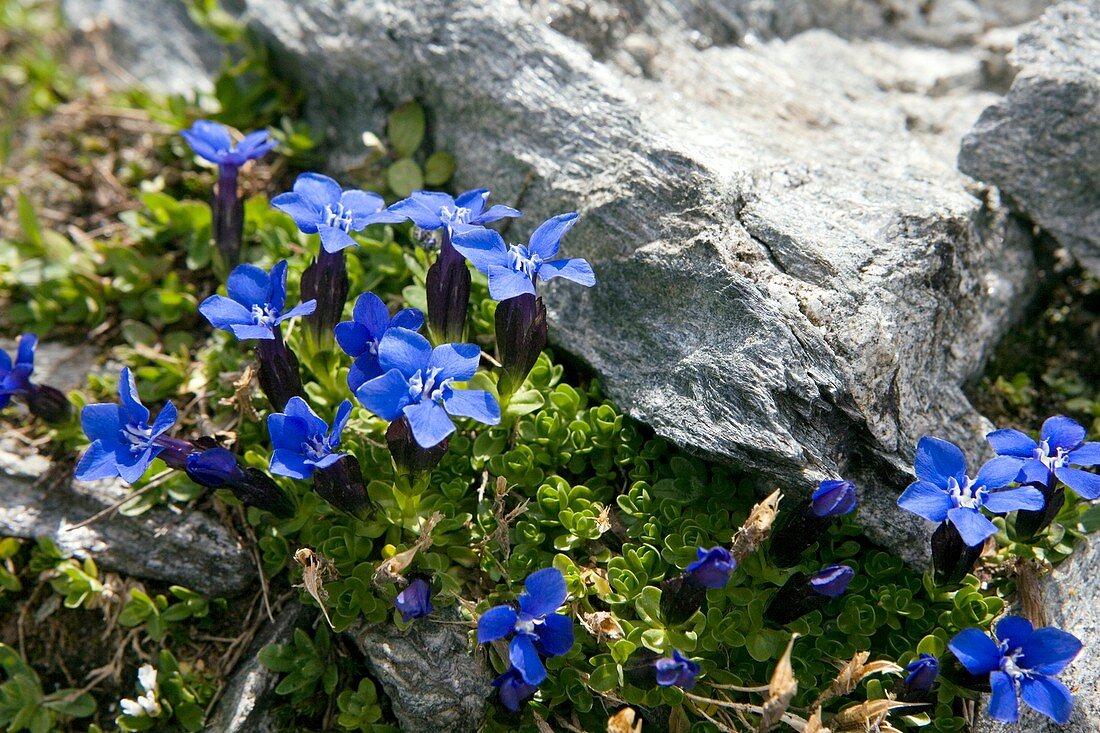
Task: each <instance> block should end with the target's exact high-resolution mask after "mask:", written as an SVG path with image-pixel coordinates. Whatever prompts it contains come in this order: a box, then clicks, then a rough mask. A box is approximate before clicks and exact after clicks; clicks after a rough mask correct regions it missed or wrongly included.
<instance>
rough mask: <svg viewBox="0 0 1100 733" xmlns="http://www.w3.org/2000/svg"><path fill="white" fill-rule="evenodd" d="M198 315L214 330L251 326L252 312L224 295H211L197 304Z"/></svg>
mask: <svg viewBox="0 0 1100 733" xmlns="http://www.w3.org/2000/svg"><path fill="white" fill-rule="evenodd" d="M199 313H201V314H203V316H205V317H206V320H208V321H210V325H211V326H213V327H214V328H221V329H225V330H228V329H229V328H230V327H231V326H235V325H251V324H252V311H250V310H249V309H248V308H246V307H244V306H243V305H241V304H240V303H238V302H237V301H235V300H232V299H230V298H226V297H225V296H224V295H211V296H210V297H209V298H207V299H206V300H204V301H203V302H202V303H200V304H199Z"/></svg>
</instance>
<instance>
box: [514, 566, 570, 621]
mask: <svg viewBox="0 0 1100 733" xmlns="http://www.w3.org/2000/svg"><path fill="white" fill-rule="evenodd" d="M523 587H524V588H525V589H526V592H525V593H521V594H520V597H519V610H520V611H522V612H523V613H526V614H527V615H528V616H534V617H535V618H538V617H540V616H549V615H550V614H552V613H554V612H555V611H557V610H558V609H559V608H560V607H561V605H562V604H563V603H565V599H566V597H567V596H568V595H569V589H568V588H567V587H566V585H565V576H563V575H562V574H561V571H560V570H558V569H557V568H543V569H542V570H536V571H535V572H533V573H531V574H530V575H528V576H527V580H525V581H524V583H523Z"/></svg>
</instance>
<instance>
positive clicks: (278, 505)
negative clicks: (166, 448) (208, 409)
mask: <svg viewBox="0 0 1100 733" xmlns="http://www.w3.org/2000/svg"><path fill="white" fill-rule="evenodd" d="M184 470H185V471H186V472H187V476H188V478H190V479H191V480H192V481H194V482H195V483H197V484H198V485H200V486H207V487H209V488H212V489H221V488H225V489H229V490H230V491H231V492H232V493H233V496H235V497H237V499H239V500H240V501H241V502H242V503H243V504H246V505H247V506H254V507H258V508H260V509H263V510H265V511H269V512H271V513H272V514H274V515H275V516H277V517H292V516H294V502H293V501H291V499H290V497H288V496H287V495H286V493H284V492H283V490H282V489H281V488H279V485H278V484H276V483H275V482H274V481H272V480H271V477H270V476H268V475H267V474H265V473H264V472H263V471H260V470H258V469H255V468H252V467H248V468H244V467H242V466H241V465H240V464H239V463H238V462H237V457H236V456H235V455H233V454H232V453H231V452H230V451H229V450H227V449H225V448H221V447H213V448H203V449H195V450H193V451H192V452H191V453H189V454H188V455H187V458H186V463H185V467H184Z"/></svg>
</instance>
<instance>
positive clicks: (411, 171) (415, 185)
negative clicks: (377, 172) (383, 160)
mask: <svg viewBox="0 0 1100 733" xmlns="http://www.w3.org/2000/svg"><path fill="white" fill-rule="evenodd" d="M386 185H387V186H389V187H390V190H391V191H393V192H394V193H395V194H397V195H398V196H402V197H404V196H408V195H409V194H410V193H412V192H413V191H415V190H417V189H420V188H423V187H424V176H423V174H422V173H421V172H420V166H418V165H417V164H416V161H414V160H413V159H412V158H401V159H400V160H398V161H397V162H395V163H394V164H393V165H391V166H390V167H389V168H387V169H386Z"/></svg>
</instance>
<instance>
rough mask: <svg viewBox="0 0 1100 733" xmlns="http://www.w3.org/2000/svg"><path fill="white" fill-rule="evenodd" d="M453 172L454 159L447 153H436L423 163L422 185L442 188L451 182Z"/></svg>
mask: <svg viewBox="0 0 1100 733" xmlns="http://www.w3.org/2000/svg"><path fill="white" fill-rule="evenodd" d="M454 172H455V157H454V156H453V155H451V154H450V153H448V152H445V151H442V150H439V151H436V152H434V153H432V154H431V155H429V156H428V159H427V160H426V161H424V183H426V184H428V185H429V186H442V185H443V184H444V183H446V182H447V181H449V180H451V176H453V175H454Z"/></svg>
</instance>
